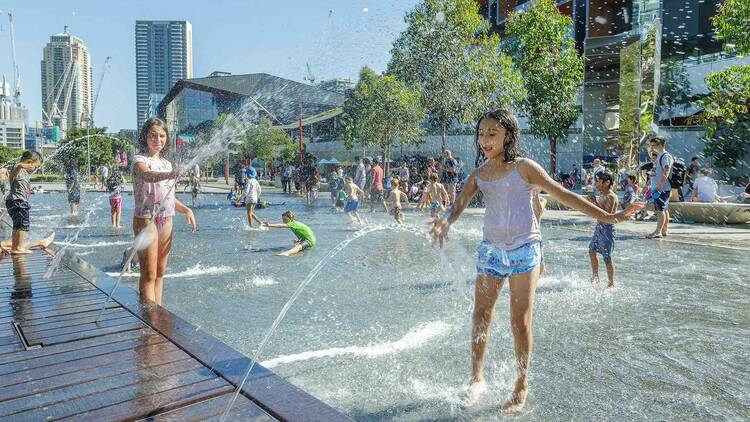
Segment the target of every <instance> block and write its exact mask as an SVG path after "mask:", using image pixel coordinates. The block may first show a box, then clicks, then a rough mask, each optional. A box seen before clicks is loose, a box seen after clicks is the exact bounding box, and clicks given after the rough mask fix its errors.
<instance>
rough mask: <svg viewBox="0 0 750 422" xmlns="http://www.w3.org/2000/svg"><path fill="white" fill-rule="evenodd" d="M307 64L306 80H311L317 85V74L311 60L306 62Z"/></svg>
mask: <svg viewBox="0 0 750 422" xmlns="http://www.w3.org/2000/svg"><path fill="white" fill-rule="evenodd" d="M305 65H306V66H307V76H305V78H304V79H305V80H306V81H310V84H312V85H315V79H316V78H315V75H313V72H312V69H311V68H310V62H305Z"/></svg>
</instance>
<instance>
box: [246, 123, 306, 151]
mask: <svg viewBox="0 0 750 422" xmlns="http://www.w3.org/2000/svg"><path fill="white" fill-rule="evenodd" d="M288 145H292V146H294V143H292V141H291V139H290V138H289V135H288V134H287V133H286V132H284V130H283V129H279V128H275V127H273V124H272V123H271V120H270V119H268V118H266V117H261V119H260V121H259V122H258V124H256V125H254V126H253V127H251V128H250V130H249V131H248V134H247V136H246V138H245V141H244V143H243V144H242V146H241V151H242V153H243V154H244V155H245V156H248V157H252V158H258V159H260V160H263V161H271V160H273V159H274V158H278V157H279V156H280V155H282V151H284V150H285V148H286V149H289V146H288ZM285 153H286V154H287V155H288V154H289V152H288V151H286V152H285Z"/></svg>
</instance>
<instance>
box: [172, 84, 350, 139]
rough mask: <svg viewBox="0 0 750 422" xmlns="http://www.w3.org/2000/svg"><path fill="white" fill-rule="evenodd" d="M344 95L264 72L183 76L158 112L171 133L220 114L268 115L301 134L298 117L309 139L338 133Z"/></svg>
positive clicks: (207, 123)
mask: <svg viewBox="0 0 750 422" xmlns="http://www.w3.org/2000/svg"><path fill="white" fill-rule="evenodd" d="M343 103H344V96H343V95H342V94H339V93H337V92H333V91H327V90H324V89H320V88H318V87H317V86H314V85H307V84H303V83H299V82H296V81H292V80H289V79H284V78H280V77H278V76H273V75H268V74H265V73H252V74H247V75H226V74H221V75H218V74H217V75H216V76H209V77H206V78H196V79H187V80H181V81H179V82H177V83H176V84H175V86H174V87H172V89H171V90H170V91H169V93H167V95H166V96H165V97H164V99H163V100H162V102H161V103H160V104H159V107H158V115H159V117H161V118H163V119H164V120H165V121H166V122H167V126H168V128H169V130H170V131H171V132H172V133H175V134H177V133H185V132H190V133H195V132H200V131H202V130H204V129H208V128H210V127H211V126H212V125H213V122H214V120H215V119H216V118H217V117H218V116H219V114H222V113H234V114H241V115H242V116H243V118H247V119H251V120H256V121H257V119H259V118H260V117H267V118H269V119H270V120H271V122H272V123H273V125H274V126H277V127H283V128H285V129H288V130H289V131H290V133H291V132H295V134H297V132H296V131H297V130H298V123H299V120H300V115H301V117H302V123H303V135H304V136H305V137H306V139H307V140H313V139H320V138H323V137H330V136H335V135H334V133H335V131H336V130H337V127H338V123H337V117H336V116H338V115H339V114H340V113H341V106H342V105H343Z"/></svg>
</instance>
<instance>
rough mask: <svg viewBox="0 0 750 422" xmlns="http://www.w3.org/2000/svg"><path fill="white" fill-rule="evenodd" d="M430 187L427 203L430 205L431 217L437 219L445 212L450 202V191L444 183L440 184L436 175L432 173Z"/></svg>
mask: <svg viewBox="0 0 750 422" xmlns="http://www.w3.org/2000/svg"><path fill="white" fill-rule="evenodd" d="M429 180H430V187H429V189H428V190H427V192H426V194H427V203H428V204H430V217H432V218H436V217H437V216H438V214H440V213H441V212H443V211H445V206H444V205H443V204H447V203H448V201H450V197H449V196H448V191H447V190H446V189H445V186H443V184H442V183H439V182H438V176H437V174H436V173H431V174H430V177H429Z"/></svg>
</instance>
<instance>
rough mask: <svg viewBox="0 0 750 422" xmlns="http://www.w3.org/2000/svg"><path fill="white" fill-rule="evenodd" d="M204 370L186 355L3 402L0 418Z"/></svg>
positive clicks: (0, 405)
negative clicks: (159, 363)
mask: <svg viewBox="0 0 750 422" xmlns="http://www.w3.org/2000/svg"><path fill="white" fill-rule="evenodd" d="M200 368H203V365H201V363H200V362H198V361H195V360H193V359H189V358H188V356H187V355H185V356H184V358H183V359H182V360H178V361H176V362H170V363H166V364H162V365H152V366H150V367H147V368H141V369H138V370H134V371H129V372H125V373H120V374H117V375H112V376H101V377H97V378H96V379H93V380H89V381H86V382H83V383H79V384H71V385H67V386H65V387H62V388H57V389H53V390H48V391H46V392H45V394H36V395H33V396H25V397H19V398H15V399H11V400H5V401H3V402H2V403H0V416H10V415H13V414H15V413H21V412H25V411H29V410H33V409H36V408H39V407H48V406H51V405H54V404H56V403H60V402H64V401H68V400H74V399H77V398H79V397H84V396H87V395H91V394H97V393H101V392H104V391H108V390H112V389H115V388H120V387H125V386H128V385H133V384H139V383H144V382H149V381H152V380H155V379H158V378H161V377H165V376H170V375H176V374H181V373H183V372H188V371H192V370H197V369H200Z"/></svg>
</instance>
